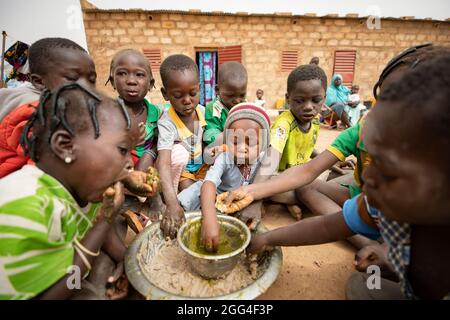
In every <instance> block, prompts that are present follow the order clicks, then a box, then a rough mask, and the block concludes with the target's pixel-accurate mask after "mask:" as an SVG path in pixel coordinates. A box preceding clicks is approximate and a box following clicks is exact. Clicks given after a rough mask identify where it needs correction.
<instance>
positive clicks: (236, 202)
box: [216, 189, 253, 214]
mask: <svg viewBox="0 0 450 320" xmlns="http://www.w3.org/2000/svg"><path fill="white" fill-rule="evenodd" d="M237 190H239V189H236V190H234V191H231V192H224V193H221V194H219V195H218V196H217V198H216V209H217V210H219V211H220V212H223V213H226V214H231V213H235V212H238V211H241V210H242V209H244V208H246V207H248V206H249V204H250V203H252V202H253V197H251V196H250V195H249V194H248V193H246V192H245V191H237ZM228 198H230V199H231V202H230V203H229V204H226V202H227V199H228Z"/></svg>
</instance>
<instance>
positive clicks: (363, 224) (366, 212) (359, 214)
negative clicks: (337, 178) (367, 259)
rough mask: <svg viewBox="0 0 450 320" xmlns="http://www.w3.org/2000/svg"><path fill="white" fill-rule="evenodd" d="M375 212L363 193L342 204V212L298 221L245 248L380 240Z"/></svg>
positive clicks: (258, 248) (256, 250) (255, 240)
mask: <svg viewBox="0 0 450 320" xmlns="http://www.w3.org/2000/svg"><path fill="white" fill-rule="evenodd" d="M377 215H378V210H377V209H375V208H373V207H370V206H369V205H368V203H367V198H366V197H365V196H364V194H360V195H358V196H356V197H353V198H352V199H350V200H347V201H345V203H344V206H343V208H342V211H340V212H337V213H334V214H330V215H325V216H318V217H313V218H309V219H305V220H302V221H299V222H297V223H294V224H291V225H289V226H287V227H282V228H278V229H275V230H272V231H269V232H267V233H264V234H262V235H261V236H257V237H255V238H254V239H253V240H252V244H251V246H250V248H249V251H251V252H258V251H261V250H264V249H265V248H267V247H271V246H301V245H313V244H321V243H327V242H333V241H338V240H343V239H345V238H348V237H350V236H352V235H354V234H361V235H363V236H366V237H368V238H370V239H372V240H375V239H378V238H379V237H380V232H379V230H378V228H377V226H376V222H375V218H374V217H375V216H377Z"/></svg>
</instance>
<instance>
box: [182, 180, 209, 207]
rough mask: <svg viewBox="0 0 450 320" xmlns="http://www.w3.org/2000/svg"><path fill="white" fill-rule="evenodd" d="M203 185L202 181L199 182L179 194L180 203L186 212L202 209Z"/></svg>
mask: <svg viewBox="0 0 450 320" xmlns="http://www.w3.org/2000/svg"><path fill="white" fill-rule="evenodd" d="M202 184H203V183H202V182H201V181H197V182H195V183H194V184H192V185H191V186H190V187H188V188H186V189H184V190H183V191H181V192H180V193H179V194H178V196H177V198H178V201H179V202H180V205H181V206H182V207H183V209H184V210H185V211H186V212H188V211H194V210H198V209H200V189H201V187H202Z"/></svg>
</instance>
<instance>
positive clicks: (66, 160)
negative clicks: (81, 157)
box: [64, 156, 72, 164]
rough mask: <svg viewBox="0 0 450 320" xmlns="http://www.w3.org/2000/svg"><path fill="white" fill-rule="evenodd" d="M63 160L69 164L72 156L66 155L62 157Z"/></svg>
mask: <svg viewBox="0 0 450 320" xmlns="http://www.w3.org/2000/svg"><path fill="white" fill-rule="evenodd" d="M64 162H65V163H67V164H69V163H71V162H72V158H71V157H69V156H67V157H66V158H65V159H64Z"/></svg>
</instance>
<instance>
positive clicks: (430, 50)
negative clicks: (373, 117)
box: [373, 43, 450, 99]
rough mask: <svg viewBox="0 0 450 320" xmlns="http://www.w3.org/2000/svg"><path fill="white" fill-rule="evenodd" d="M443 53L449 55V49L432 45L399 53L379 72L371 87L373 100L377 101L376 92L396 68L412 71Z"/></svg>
mask: <svg viewBox="0 0 450 320" xmlns="http://www.w3.org/2000/svg"><path fill="white" fill-rule="evenodd" d="M445 53H447V54H449V53H450V48H448V47H442V46H435V45H433V44H432V43H425V44H421V45H418V46H414V47H410V48H408V49H406V50H405V51H403V52H401V53H399V54H398V55H397V56H395V57H394V58H392V59H391V61H389V62H388V64H387V65H386V67H385V68H384V69H383V71H382V72H381V75H380V78H379V79H378V81H377V83H376V84H375V86H374V87H373V96H374V97H375V99H378V91H379V88H380V87H381V86H382V84H383V81H384V80H385V79H386V78H387V77H388V76H389V75H390V74H391V73H392V72H393V71H394V70H396V69H397V68H399V67H406V68H408V69H414V68H415V67H417V65H419V64H420V63H422V62H423V61H426V60H428V59H430V58H433V57H436V56H439V55H442V54H445Z"/></svg>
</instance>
